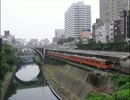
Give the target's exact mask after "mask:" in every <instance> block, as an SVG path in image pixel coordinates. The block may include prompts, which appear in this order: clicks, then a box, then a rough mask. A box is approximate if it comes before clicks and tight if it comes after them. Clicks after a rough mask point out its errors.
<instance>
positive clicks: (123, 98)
mask: <svg viewBox="0 0 130 100" xmlns="http://www.w3.org/2000/svg"><path fill="white" fill-rule="evenodd" d="M114 100H130V89H127V90H121V91H117V92H116V93H115V95H114Z"/></svg>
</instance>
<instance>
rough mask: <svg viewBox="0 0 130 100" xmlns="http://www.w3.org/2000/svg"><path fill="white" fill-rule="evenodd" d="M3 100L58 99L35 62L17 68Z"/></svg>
mask: <svg viewBox="0 0 130 100" xmlns="http://www.w3.org/2000/svg"><path fill="white" fill-rule="evenodd" d="M4 100H58V99H57V98H56V97H55V95H54V94H53V93H52V91H51V90H50V88H49V86H48V84H47V82H46V80H45V78H44V76H43V74H42V72H41V70H40V67H39V66H38V65H37V64H35V63H28V64H23V65H21V66H20V67H19V68H18V71H17V72H16V73H15V76H14V78H13V80H12V82H11V84H10V86H9V88H8V90H7V93H6V95H5V98H4Z"/></svg>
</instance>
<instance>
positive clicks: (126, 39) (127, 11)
mask: <svg viewBox="0 0 130 100" xmlns="http://www.w3.org/2000/svg"><path fill="white" fill-rule="evenodd" d="M129 6H130V0H128V6H127V9H126V16H125V18H126V37H125V41H126V42H128V41H129V39H128V37H127V34H129V33H127V27H128V26H127V21H128V19H127V18H128V17H127V16H128V15H129V14H128V13H129V10H130V8H129Z"/></svg>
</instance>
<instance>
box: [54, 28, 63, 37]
mask: <svg viewBox="0 0 130 100" xmlns="http://www.w3.org/2000/svg"><path fill="white" fill-rule="evenodd" d="M63 36H64V29H56V30H55V37H58V38H61V37H63Z"/></svg>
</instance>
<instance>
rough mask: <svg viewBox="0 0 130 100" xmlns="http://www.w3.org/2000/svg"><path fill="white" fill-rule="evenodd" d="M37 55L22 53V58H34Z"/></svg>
mask: <svg viewBox="0 0 130 100" xmlns="http://www.w3.org/2000/svg"><path fill="white" fill-rule="evenodd" d="M34 57H35V56H34V55H22V56H20V58H21V59H24V58H34Z"/></svg>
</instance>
